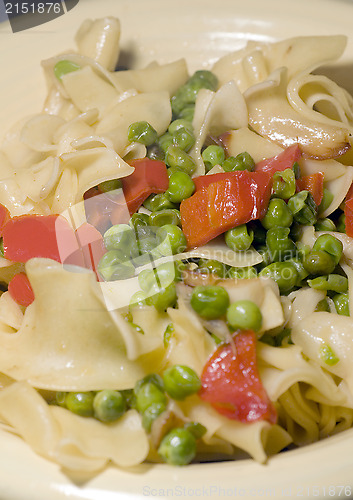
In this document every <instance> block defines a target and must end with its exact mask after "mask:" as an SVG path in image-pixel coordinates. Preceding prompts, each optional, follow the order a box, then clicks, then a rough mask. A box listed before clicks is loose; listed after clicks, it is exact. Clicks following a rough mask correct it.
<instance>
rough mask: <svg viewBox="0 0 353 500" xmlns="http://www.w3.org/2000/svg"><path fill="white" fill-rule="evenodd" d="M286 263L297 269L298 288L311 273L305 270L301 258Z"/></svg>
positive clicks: (294, 258)
mask: <svg viewBox="0 0 353 500" xmlns="http://www.w3.org/2000/svg"><path fill="white" fill-rule="evenodd" d="M286 262H290V263H291V264H293V266H294V267H295V269H296V271H297V274H298V281H297V286H301V282H302V281H303V280H304V279H305V278H307V276H308V275H309V272H308V271H307V270H306V269H305V267H304V264H303V262H302V261H301V260H300V258H299V257H293V258H292V259H288V260H287V261H286Z"/></svg>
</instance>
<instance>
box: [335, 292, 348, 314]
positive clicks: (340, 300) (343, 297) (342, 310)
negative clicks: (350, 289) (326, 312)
mask: <svg viewBox="0 0 353 500" xmlns="http://www.w3.org/2000/svg"><path fill="white" fill-rule="evenodd" d="M333 303H334V304H335V308H336V311H337V314H341V315H342V316H349V315H350V313H349V296H348V293H338V294H337V295H335V296H334V297H333Z"/></svg>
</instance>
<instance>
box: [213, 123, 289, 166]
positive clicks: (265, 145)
mask: <svg viewBox="0 0 353 500" xmlns="http://www.w3.org/2000/svg"><path fill="white" fill-rule="evenodd" d="M220 139H221V141H222V144H223V145H224V147H225V149H226V151H227V153H228V155H229V156H237V155H238V154H240V153H243V152H244V151H246V152H248V153H249V155H250V156H251V157H252V158H253V160H254V162H255V163H258V162H260V161H262V160H265V159H266V158H272V157H273V156H276V155H278V154H279V153H281V152H282V151H283V148H281V147H280V146H278V144H275V143H273V142H269V141H268V140H267V139H265V138H264V137H261V135H258V134H256V133H255V132H253V131H252V130H250V129H249V128H248V127H247V126H246V127H242V128H239V129H237V130H230V131H228V132H226V133H225V134H222V136H221V137H220Z"/></svg>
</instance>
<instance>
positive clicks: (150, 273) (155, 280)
mask: <svg viewBox="0 0 353 500" xmlns="http://www.w3.org/2000/svg"><path fill="white" fill-rule="evenodd" d="M180 279H181V271H180V269H179V267H178V266H176V265H175V263H174V262H164V263H163V264H160V265H159V266H158V267H156V268H155V269H144V270H143V271H141V272H140V273H139V275H138V282H139V285H140V287H141V289H142V290H143V291H144V292H146V293H148V292H150V290H151V288H152V287H154V288H155V287H156V286H157V287H158V286H159V287H162V288H165V287H167V286H168V285H170V284H171V283H173V282H174V281H180Z"/></svg>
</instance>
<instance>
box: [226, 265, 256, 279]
mask: <svg viewBox="0 0 353 500" xmlns="http://www.w3.org/2000/svg"><path fill="white" fill-rule="evenodd" d="M227 277H228V278H232V279H237V280H242V279H251V278H256V277H257V271H256V269H255V268H254V267H231V268H230V269H229V270H228V272H227Z"/></svg>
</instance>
